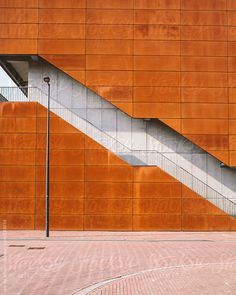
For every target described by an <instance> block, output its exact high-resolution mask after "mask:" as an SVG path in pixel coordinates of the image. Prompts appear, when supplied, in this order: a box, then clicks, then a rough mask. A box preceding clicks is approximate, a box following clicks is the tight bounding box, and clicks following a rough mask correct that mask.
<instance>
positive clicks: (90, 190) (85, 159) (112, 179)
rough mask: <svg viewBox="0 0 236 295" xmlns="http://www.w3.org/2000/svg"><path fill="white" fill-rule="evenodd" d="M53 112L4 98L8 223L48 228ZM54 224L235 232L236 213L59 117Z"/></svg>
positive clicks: (1, 161) (3, 181) (1, 128)
mask: <svg viewBox="0 0 236 295" xmlns="http://www.w3.org/2000/svg"><path fill="white" fill-rule="evenodd" d="M45 130H46V110H45V109H44V108H43V107H42V106H40V105H39V104H38V103H8V102H7V103H1V104H0V176H1V177H0V221H1V223H2V222H3V221H4V220H6V226H7V228H8V229H43V228H44V221H45V203H44V201H45V139H46V136H45ZM51 131H52V133H51V190H50V192H51V228H52V229H55V230H127V231H130V230H176V231H179V230H184V231H193V230H203V231H204V230H206V231H211V230H235V229H236V219H234V218H232V217H230V216H228V215H227V214H225V213H224V212H223V211H221V210H220V209H218V208H216V207H215V206H214V205H212V204H211V203H210V202H208V201H207V200H205V199H203V198H202V197H200V196H198V195H197V194H195V193H193V192H192V191H191V190H189V189H188V188H186V187H185V186H184V185H182V184H181V183H180V182H178V181H177V180H175V179H173V178H172V177H171V176H169V175H167V174H166V173H165V172H163V171H161V170H160V169H159V168H157V167H131V166H129V165H127V164H126V163H125V162H123V161H122V160H120V159H119V158H117V157H116V156H115V155H114V154H112V153H110V152H109V151H108V150H106V149H105V148H103V147H102V146H100V145H99V144H97V143H96V142H94V141H93V140H92V139H90V138H89V137H87V136H86V135H84V134H82V133H81V132H79V131H78V130H77V129H75V128H73V127H72V126H70V125H69V124H68V123H66V122H65V121H63V120H62V119H60V118H58V117H56V116H55V115H53V114H52V118H51Z"/></svg>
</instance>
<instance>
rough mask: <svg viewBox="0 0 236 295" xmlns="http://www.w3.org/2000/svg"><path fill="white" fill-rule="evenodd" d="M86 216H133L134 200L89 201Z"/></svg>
mask: <svg viewBox="0 0 236 295" xmlns="http://www.w3.org/2000/svg"><path fill="white" fill-rule="evenodd" d="M84 208H85V209H84V210H85V212H84V213H85V214H94V215H101V214H112V215H113V214H114V215H115V214H132V199H124V198H122V199H118V200H116V199H104V198H99V199H87V200H85V207H84Z"/></svg>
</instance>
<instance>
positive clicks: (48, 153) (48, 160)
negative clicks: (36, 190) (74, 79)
mask: <svg viewBox="0 0 236 295" xmlns="http://www.w3.org/2000/svg"><path fill="white" fill-rule="evenodd" d="M43 80H44V82H45V83H47V85H48V110H47V135H46V136H47V140H46V200H45V201H46V206H45V210H46V212H45V213H46V220H45V222H46V223H45V229H46V237H47V238H49V229H50V78H49V77H45V78H43Z"/></svg>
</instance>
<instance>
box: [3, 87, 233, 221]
mask: <svg viewBox="0 0 236 295" xmlns="http://www.w3.org/2000/svg"><path fill="white" fill-rule="evenodd" d="M22 88H24V89H27V90H28V97H27V96H26V95H25V94H24V93H23V92H22V91H21V92H20V93H21V96H20V99H19V96H18V95H19V93H15V94H14V93H13V91H14V90H15V91H16V90H21V89H22ZM33 90H34V91H36V92H38V93H39V94H40V95H39V96H37V93H32V92H33ZM0 93H3V95H4V97H6V99H8V100H10V101H11V100H13V101H36V102H39V103H40V104H42V105H44V106H45V107H47V94H46V93H44V92H43V91H42V90H41V89H39V88H37V87H20V88H19V87H0ZM13 94H14V95H13ZM31 95H33V97H34V98H33V99H32V96H31ZM36 97H37V99H36ZM51 102H52V106H51V110H52V112H54V113H55V114H57V115H60V111H59V112H55V111H53V110H66V112H67V113H68V117H67V121H68V122H69V123H70V121H72V118H70V115H71V114H74V115H75V116H77V117H79V116H78V114H76V113H74V112H73V110H70V109H68V107H67V106H65V105H64V104H62V103H61V102H60V101H57V100H55V99H53V98H52V97H51ZM55 106H56V107H55ZM70 119H71V120H70ZM80 119H81V118H80ZM81 120H83V121H85V122H86V124H89V125H90V126H92V128H94V129H96V130H98V131H99V132H100V135H102V136H104V135H105V137H107V138H106V140H107V142H105V141H104V138H103V139H101V140H100V141H99V140H98V139H94V137H95V136H91V137H92V139H94V140H96V141H98V142H99V143H101V144H103V145H104V146H105V147H107V148H108V149H110V150H111V151H112V152H115V153H116V154H117V155H118V156H120V157H121V158H122V159H123V160H126V161H127V162H128V160H127V157H128V156H131V157H135V158H136V159H138V161H140V158H139V157H140V155H141V154H143V155H144V156H145V157H146V162H148V157H150V155H153V154H155V155H157V158H156V161H157V162H158V161H159V165H157V163H156V164H150V165H148V164H147V163H146V164H145V165H144V163H143V162H140V163H139V165H138V164H136V165H135V164H132V165H133V166H159V167H160V168H161V169H162V170H164V171H165V172H167V173H168V174H170V175H171V176H173V177H174V178H176V179H178V180H179V181H180V182H181V183H183V184H185V185H186V186H188V187H190V188H191V189H192V190H193V191H195V192H196V193H198V194H200V195H201V196H203V197H204V198H206V199H208V200H209V201H210V202H212V203H213V204H215V205H216V206H218V207H220V208H221V207H222V206H221V205H220V202H221V201H225V202H228V203H229V206H227V208H225V207H224V209H222V210H224V211H225V212H227V213H228V214H230V215H232V216H235V214H236V204H235V203H234V202H233V201H231V200H230V199H228V198H227V197H226V196H224V195H222V194H221V193H219V192H218V191H216V190H215V189H214V188H212V187H211V186H209V185H208V184H207V183H205V182H203V181H202V180H200V179H199V178H198V177H196V176H194V175H193V174H191V173H190V172H188V171H187V170H186V169H185V168H183V167H181V166H178V165H177V164H176V163H175V162H174V161H172V160H171V159H169V158H167V157H166V156H165V155H164V154H163V153H161V152H158V151H156V150H149V151H145V150H132V149H130V148H129V147H127V146H125V145H124V144H123V143H121V142H120V141H118V140H117V139H116V138H114V137H112V136H110V135H109V134H107V133H106V132H104V131H103V130H101V129H99V128H98V127H97V126H94V125H93V124H92V123H91V122H89V121H88V120H87V118H86V119H81ZM71 124H72V125H73V123H71ZM75 127H76V126H75ZM87 127H88V126H84V130H82V131H83V132H84V133H85V134H87V133H88V129H87ZM87 135H88V134H87ZM108 139H109V140H111V141H112V142H113V143H115V149H114V148H113V147H112V146H108V141H109V140H108ZM113 143H112V144H113ZM117 145H119V149H118V150H117ZM138 156H139V157H138ZM158 157H159V159H158ZM168 164H171V165H172V167H171V170H169V168H168ZM173 167H174V168H173ZM173 170H174V171H173ZM189 179H190V182H189ZM200 186H201V187H203V189H202V188H200ZM209 194H210V195H211V196H213V198H211V197H210V198H209V197H208V196H209Z"/></svg>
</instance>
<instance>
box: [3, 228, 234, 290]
mask: <svg viewBox="0 0 236 295" xmlns="http://www.w3.org/2000/svg"><path fill="white" fill-rule="evenodd" d="M0 267H1V273H0V294H7V295H8V294H10V295H11V294H14V295H16V294H27V295H31V294H32V295H33V294H37V295H40V294H48V295H51V294H52V295H55V294H59V295H60V294H61V295H67V294H79V295H80V294H93V295H95V294H96V295H97V294H100V295H101V294H106V295H108V294H112V295H118V294H119V295H122V294H128V295H133V294H134V295H136V294H141V295H142V294H145V295H146V294H147V295H148V294H198V295H199V294H236V293H235V290H236V233H234V232H231V233H179V232H176V233H167V232H155V233H154V232H136V233H135V232H133V233H125V232H52V235H51V237H50V239H48V240H47V239H45V238H44V232H40V231H8V232H5V231H2V232H1V246H0Z"/></svg>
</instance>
